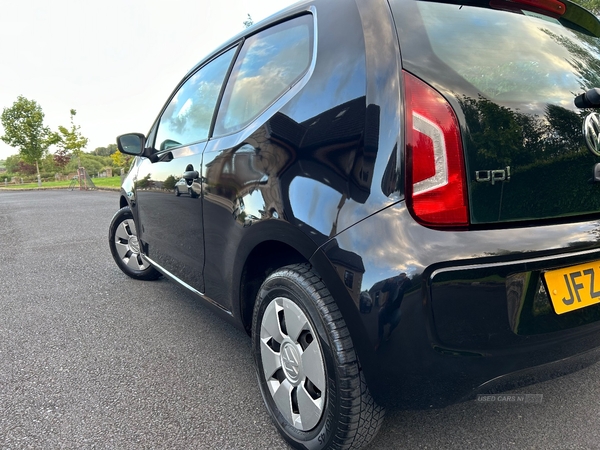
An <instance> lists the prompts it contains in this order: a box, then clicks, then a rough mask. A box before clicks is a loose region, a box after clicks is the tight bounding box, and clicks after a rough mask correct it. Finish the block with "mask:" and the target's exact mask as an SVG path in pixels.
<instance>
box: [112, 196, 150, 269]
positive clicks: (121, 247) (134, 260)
mask: <svg viewBox="0 0 600 450" xmlns="http://www.w3.org/2000/svg"><path fill="white" fill-rule="evenodd" d="M108 245H109V247H110V252H111V254H112V256H113V258H114V260H115V262H116V263H117V266H119V269H121V270H122V271H123V273H125V274H126V275H129V276H130V277H131V278H135V279H136V280H156V279H157V278H158V277H160V273H159V272H158V271H157V270H156V269H155V268H154V267H152V265H150V263H148V262H147V261H145V260H144V259H143V258H142V254H141V251H140V243H139V241H138V237H137V230H136V227H135V222H134V221H133V214H131V209H130V208H129V206H125V207H124V208H121V209H120V210H118V211H117V212H116V214H115V215H114V216H113V218H112V220H111V222H110V227H109V232H108Z"/></svg>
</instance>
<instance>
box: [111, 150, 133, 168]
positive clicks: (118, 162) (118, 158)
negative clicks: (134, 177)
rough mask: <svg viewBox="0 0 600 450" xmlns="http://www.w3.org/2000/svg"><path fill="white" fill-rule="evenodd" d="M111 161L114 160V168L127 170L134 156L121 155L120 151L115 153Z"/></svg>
mask: <svg viewBox="0 0 600 450" xmlns="http://www.w3.org/2000/svg"><path fill="white" fill-rule="evenodd" d="M110 159H111V160H112V163H113V167H119V168H123V169H126V168H127V167H129V165H130V164H131V160H132V159H133V156H131V155H125V154H123V153H121V152H120V151H119V150H117V151H116V152H114V153H112V154H111V155H110Z"/></svg>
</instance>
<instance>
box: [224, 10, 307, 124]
mask: <svg viewBox="0 0 600 450" xmlns="http://www.w3.org/2000/svg"><path fill="white" fill-rule="evenodd" d="M312 35H313V18H312V16H311V15H304V16H301V17H297V18H295V19H292V20H289V21H287V22H284V23H281V24H278V25H276V26H274V27H271V28H269V29H267V30H265V31H262V32H260V33H258V34H255V35H253V36H250V37H249V38H248V39H246V41H245V42H244V45H243V47H242V50H241V51H240V55H239V56H238V59H237V61H236V63H235V66H234V68H233V71H232V74H231V77H230V80H229V83H228V85H227V87H226V90H225V93H224V96H223V102H222V104H221V108H220V110H219V113H218V116H217V121H216V124H215V130H214V135H215V136H219V135H224V134H228V133H233V132H235V131H238V130H239V129H241V128H243V127H244V126H246V125H247V124H249V123H250V122H251V121H252V120H253V119H255V118H256V117H257V116H258V115H259V114H261V113H262V112H263V111H264V110H265V109H267V108H268V107H269V106H270V105H271V104H272V103H273V102H275V101H276V100H277V99H278V98H279V97H280V96H282V95H283V94H284V93H285V92H286V91H287V90H288V89H289V88H290V87H291V86H293V85H294V84H295V83H296V82H297V81H298V80H300V78H302V76H303V75H304V74H305V73H306V72H307V71H308V68H309V67H310V63H311V60H312Z"/></svg>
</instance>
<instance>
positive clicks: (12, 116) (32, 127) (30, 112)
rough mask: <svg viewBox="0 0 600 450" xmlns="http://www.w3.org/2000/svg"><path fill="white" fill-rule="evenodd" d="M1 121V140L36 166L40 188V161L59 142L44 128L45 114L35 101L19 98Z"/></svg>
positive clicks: (6, 111)
mask: <svg viewBox="0 0 600 450" xmlns="http://www.w3.org/2000/svg"><path fill="white" fill-rule="evenodd" d="M1 120H2V126H3V127H4V136H1V137H0V139H2V141H4V142H5V143H7V144H8V145H10V146H11V147H14V148H17V149H18V150H19V155H20V156H21V158H22V159H23V160H24V162H26V163H29V164H35V167H36V171H37V178H38V186H41V185H42V179H41V177H40V167H39V161H40V160H41V159H42V158H43V157H44V154H45V153H46V152H47V151H48V147H50V145H52V144H55V143H56V141H57V135H56V134H55V133H52V131H50V128H48V127H46V126H44V112H43V111H42V108H41V106H40V105H38V104H37V102H36V101H35V100H28V99H26V98H25V97H23V96H19V97H17V101H15V102H14V103H13V105H12V106H11V107H10V108H4V110H3V111H2V116H1Z"/></svg>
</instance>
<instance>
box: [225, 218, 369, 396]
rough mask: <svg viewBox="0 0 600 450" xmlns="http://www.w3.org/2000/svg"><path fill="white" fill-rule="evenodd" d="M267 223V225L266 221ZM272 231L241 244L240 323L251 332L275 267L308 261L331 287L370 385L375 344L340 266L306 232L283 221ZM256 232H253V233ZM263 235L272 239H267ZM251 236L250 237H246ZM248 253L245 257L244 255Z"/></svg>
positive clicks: (262, 231) (238, 296)
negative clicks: (264, 286)
mask: <svg viewBox="0 0 600 450" xmlns="http://www.w3.org/2000/svg"><path fill="white" fill-rule="evenodd" d="M263 225H266V224H263ZM271 225H272V226H274V229H273V230H269V232H267V233H265V230H264V229H263V230H260V234H259V233H258V232H259V229H260V228H263V227H260V226H257V227H256V228H255V229H256V231H257V233H256V236H257V238H258V236H263V239H262V240H258V239H257V240H256V241H254V242H252V245H248V241H252V239H251V238H250V239H246V240H245V245H244V244H242V245H240V247H239V253H238V256H240V258H239V259H237V260H238V261H243V262H242V263H240V264H241V267H240V268H239V269H238V270H239V272H238V273H239V274H240V275H239V284H238V292H237V294H234V297H233V298H237V299H238V301H237V305H234V308H239V309H238V311H237V313H238V317H239V320H240V322H241V325H242V326H243V328H244V329H245V331H246V332H247V333H248V334H250V333H251V329H252V312H253V309H254V304H255V301H256V295H257V293H258V290H259V289H260V286H261V285H262V283H263V282H264V280H265V279H266V278H267V277H268V276H269V275H270V274H271V273H273V272H274V271H275V270H277V269H279V268H281V267H284V266H287V265H291V264H297V263H309V264H310V265H311V266H312V268H313V270H314V272H315V273H316V274H318V275H319V276H320V277H321V279H322V280H323V282H324V283H325V286H327V288H328V289H329V291H330V293H331V295H332V296H333V298H334V299H335V302H336V304H337V305H338V308H339V310H340V312H341V313H342V316H343V318H344V320H345V322H346V325H347V328H348V330H349V332H350V336H351V338H352V342H353V345H354V348H355V351H356V354H357V355H358V359H359V361H360V365H361V367H363V369H364V370H363V371H364V373H365V378H366V380H367V384H368V385H370V384H371V380H375V379H376V377H377V374H376V370H377V369H376V361H375V355H374V350H373V348H374V347H373V345H374V343H372V342H370V341H369V338H368V336H369V334H368V333H367V330H366V329H365V327H364V324H363V321H362V320H361V318H360V311H359V308H358V306H357V305H356V303H355V301H354V300H353V297H352V295H351V292H350V290H349V288H348V287H347V285H346V284H345V282H344V279H343V275H341V274H340V272H339V268H338V267H336V266H335V264H334V263H333V262H332V261H331V260H330V259H329V258H328V257H327V255H326V253H325V251H324V249H323V247H322V246H319V245H318V244H317V243H316V242H314V241H313V240H312V239H310V238H309V237H308V236H307V235H306V234H304V233H299V232H298V230H297V229H287V227H283V229H281V228H280V226H281V224H271ZM252 234H254V233H252ZM264 236H270V237H271V239H268V240H265V239H264ZM247 237H249V236H247ZM242 255H245V256H242Z"/></svg>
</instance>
